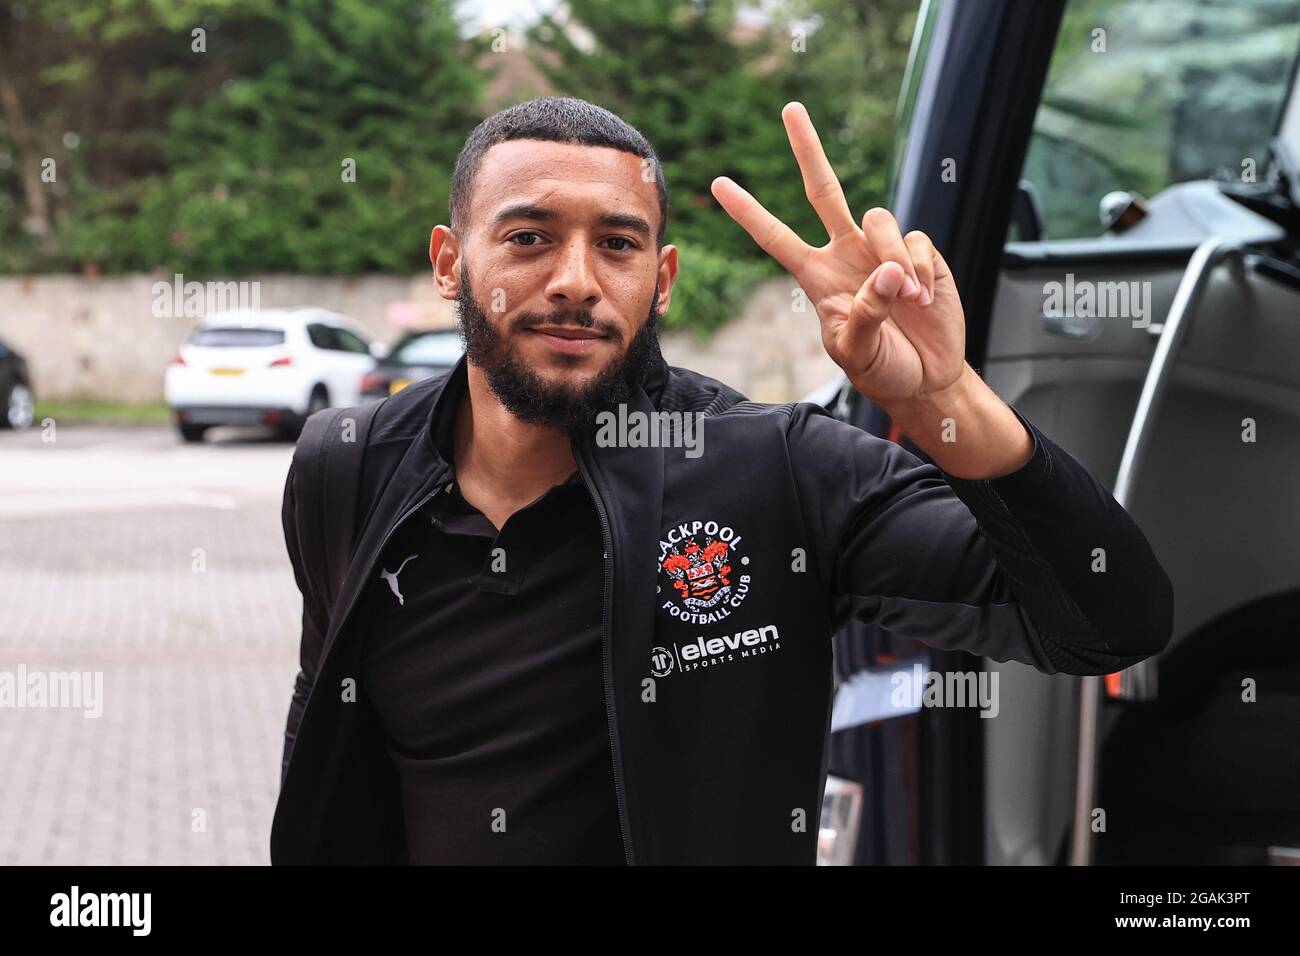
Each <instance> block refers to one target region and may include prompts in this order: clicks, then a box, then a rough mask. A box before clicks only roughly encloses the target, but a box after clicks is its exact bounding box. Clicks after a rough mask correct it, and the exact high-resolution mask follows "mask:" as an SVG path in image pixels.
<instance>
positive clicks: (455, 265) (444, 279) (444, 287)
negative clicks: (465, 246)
mask: <svg viewBox="0 0 1300 956" xmlns="http://www.w3.org/2000/svg"><path fill="white" fill-rule="evenodd" d="M460 257H461V248H460V240H459V239H458V238H456V234H455V233H454V232H452V231H451V228H450V227H449V226H442V225H439V226H434V228H433V233H432V235H430V236H429V262H430V264H431V265H432V266H433V285H434V288H436V289H437V290H438V294H439V295H440V296H442V297H443V298H444V299H449V300H452V301H455V299H456V296H457V295H458V294H459V293H460Z"/></svg>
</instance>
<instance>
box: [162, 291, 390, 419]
mask: <svg viewBox="0 0 1300 956" xmlns="http://www.w3.org/2000/svg"><path fill="white" fill-rule="evenodd" d="M381 354H383V347H382V346H381V345H378V344H372V343H371V342H370V340H369V338H368V337H367V335H366V333H365V331H364V330H363V329H362V328H361V327H360V326H359V325H357V324H356V323H355V322H353V321H352V320H351V319H349V318H347V317H346V316H343V315H339V314H338V313H336V312H327V311H325V310H323V309H281V310H261V311H257V312H226V313H222V314H219V315H213V316H209V317H207V318H205V319H204V320H203V321H202V322H201V323H200V325H199V326H198V327H197V328H196V329H195V330H194V331H193V333H191V335H190V337H189V340H188V341H187V342H186V343H185V344H184V345H182V346H181V347H180V349H179V350H178V351H177V353H176V355H175V356H174V357H173V358H172V361H171V364H170V365H169V366H168V367H167V373H166V378H165V380H164V383H163V394H164V396H165V398H166V401H167V404H168V405H170V406H171V408H172V411H173V412H174V413H175V416H176V426H177V428H178V429H179V430H180V434H181V438H182V439H184V440H185V441H187V442H199V441H202V440H203V435H204V433H205V432H206V431H207V430H208V429H209V428H210V427H212V426H214V425H269V426H271V427H272V428H275V429H276V430H277V431H278V432H280V434H281V435H283V436H284V437H286V438H293V437H295V436H296V435H297V434H298V432H299V431H301V430H302V425H303V423H304V422H305V421H306V420H307V418H308V416H310V415H312V414H314V413H315V412H318V411H320V410H321V409H324V408H329V407H330V406H333V405H355V404H357V403H358V402H359V401H360V398H361V378H362V376H364V375H365V374H366V373H367V372H369V371H371V370H372V369H373V368H374V367H375V358H376V356H377V355H381Z"/></svg>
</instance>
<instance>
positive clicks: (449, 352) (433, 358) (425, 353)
mask: <svg viewBox="0 0 1300 956" xmlns="http://www.w3.org/2000/svg"><path fill="white" fill-rule="evenodd" d="M462 351H464V349H463V348H462V347H461V342H460V335H459V334H458V333H455V332H434V333H430V334H428V335H417V336H415V337H414V338H409V339H407V340H406V341H405V342H403V343H402V344H401V345H399V346H398V347H397V348H396V350H394V352H393V358H394V359H396V360H397V361H399V362H403V363H405V364H407V365H455V364H456V362H458V361H459V360H460V355H461V352H462Z"/></svg>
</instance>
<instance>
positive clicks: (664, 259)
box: [655, 246, 677, 315]
mask: <svg viewBox="0 0 1300 956" xmlns="http://www.w3.org/2000/svg"><path fill="white" fill-rule="evenodd" d="M676 281H677V247H676V246H664V247H663V248H662V249H660V250H659V273H658V275H657V276H656V277H655V295H656V296H657V297H658V311H659V314H660V315H667V314H668V306H669V305H670V304H672V301H673V283H674V282H676Z"/></svg>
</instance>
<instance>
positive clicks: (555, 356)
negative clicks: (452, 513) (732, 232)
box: [433, 140, 677, 432]
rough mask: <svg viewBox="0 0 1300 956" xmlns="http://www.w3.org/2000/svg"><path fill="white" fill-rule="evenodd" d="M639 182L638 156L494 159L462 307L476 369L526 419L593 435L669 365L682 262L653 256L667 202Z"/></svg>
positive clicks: (470, 235)
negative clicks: (666, 350) (602, 417)
mask: <svg viewBox="0 0 1300 956" xmlns="http://www.w3.org/2000/svg"><path fill="white" fill-rule="evenodd" d="M641 170H642V163H641V160H640V158H639V157H637V156H635V155H633V154H631V153H624V152H621V151H619V150H614V149H608V148H605V147H592V146H580V145H573V144H568V143H549V142H543V141H536V140H514V141H510V142H506V143H498V144H497V145H495V146H493V147H492V148H491V149H490V150H488V152H487V153H486V154H485V155H484V157H483V160H482V163H481V165H480V166H479V170H478V174H477V176H476V177H475V182H474V189H473V195H472V196H471V197H470V203H469V214H468V216H467V217H466V219H467V226H466V228H465V229H464V232H465V235H463V236H461V237H459V239H460V243H459V251H460V257H459V262H460V268H459V270H458V278H459V282H458V283H456V286H457V287H456V296H455V298H456V301H457V304H458V307H459V312H460V319H461V327H462V330H463V332H464V334H465V339H466V351H467V352H468V357H469V360H470V362H472V363H473V364H474V365H476V366H478V367H479V368H480V369H482V371H483V372H484V374H485V376H486V378H487V381H488V384H489V385H490V387H491V388H492V391H493V393H494V394H495V395H496V396H497V398H498V399H499V400H500V401H501V402H502V404H503V405H505V407H506V408H507V409H508V410H509V411H510V412H512V413H513V414H514V415H515V416H516V417H518V418H520V419H521V420H523V421H529V422H533V423H536V424H543V425H549V426H553V427H558V428H562V429H564V430H566V431H569V432H573V431H575V430H577V429H580V428H584V427H589V426H590V425H591V423H592V421H593V419H594V416H595V413H596V411H598V410H599V409H600V408H601V407H602V406H604V405H607V404H611V403H617V402H620V401H624V400H626V398H627V396H628V395H629V394H630V392H631V390H632V389H633V388H634V387H635V385H636V383H637V382H638V381H640V379H641V377H642V375H643V374H644V371H645V369H646V368H647V366H648V364H649V363H650V361H652V360H653V359H655V358H656V357H657V355H658V336H657V326H658V317H659V314H660V312H661V311H662V310H663V309H664V308H666V307H667V301H668V295H667V293H668V291H669V290H670V289H671V286H672V281H673V279H674V278H675V276H676V269H677V260H676V250H675V249H673V248H672V247H671V246H665V247H664V248H663V249H662V250H657V249H656V248H655V241H654V239H655V231H656V230H657V229H658V226H659V222H658V219H659V204H658V195H657V192H656V190H655V183H654V180H653V177H643V176H642V172H641ZM647 178H648V179H649V181H647ZM442 228H443V227H439V230H441V229H442ZM439 230H435V235H434V247H433V253H434V266H435V271H436V272H437V273H438V276H439V278H440V279H444V278H445V276H446V271H447V270H449V269H450V268H451V260H450V257H448V256H447V254H446V252H447V250H446V249H444V250H443V254H442V255H439V248H440V247H441V246H442V245H443V243H440V241H439V236H438V232H439ZM453 238H455V237H453ZM445 239H446V237H445V236H444V241H445ZM445 245H446V246H448V247H450V246H452V245H453V243H452V242H445ZM661 286H662V287H663V289H664V292H663V294H662V295H661V294H660V293H659V287H661Z"/></svg>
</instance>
